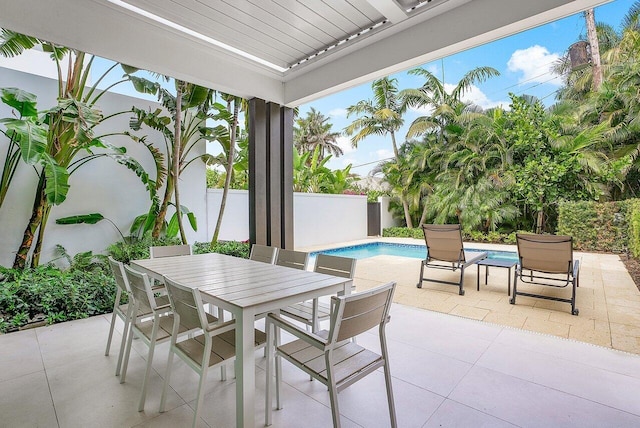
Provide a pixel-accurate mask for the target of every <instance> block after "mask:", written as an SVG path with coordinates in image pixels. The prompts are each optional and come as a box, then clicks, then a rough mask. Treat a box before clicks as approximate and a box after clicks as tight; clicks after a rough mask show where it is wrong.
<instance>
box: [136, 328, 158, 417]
mask: <svg viewBox="0 0 640 428" xmlns="http://www.w3.org/2000/svg"><path fill="white" fill-rule="evenodd" d="M158 324H160V321H159V320H158V318H157V317H156V318H155V319H154V323H153V329H152V330H151V339H150V340H149V354H148V355H147V368H146V370H145V371H144V378H143V379H142V392H141V393H140V402H139V403H138V411H139V412H142V411H143V410H144V402H145V401H146V400H147V386H148V385H149V376H151V366H153V353H154V351H155V347H156V337H157V335H158Z"/></svg>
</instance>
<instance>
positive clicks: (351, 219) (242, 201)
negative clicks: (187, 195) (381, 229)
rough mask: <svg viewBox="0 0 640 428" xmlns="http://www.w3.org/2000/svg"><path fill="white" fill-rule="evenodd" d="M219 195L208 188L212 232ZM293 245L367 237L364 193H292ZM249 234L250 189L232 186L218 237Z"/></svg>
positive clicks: (209, 224) (216, 214)
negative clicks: (233, 187) (236, 188)
mask: <svg viewBox="0 0 640 428" xmlns="http://www.w3.org/2000/svg"><path fill="white" fill-rule="evenodd" d="M221 199H222V190H221V189H209V190H208V191H207V201H208V203H207V209H208V213H209V214H208V216H207V218H208V229H209V236H212V235H213V231H214V229H215V226H216V220H217V218H218V213H219V210H220V200H221ZM293 217H294V246H295V248H299V247H308V246H313V245H323V244H333V243H338V242H344V241H350V240H356V239H364V238H366V237H367V197H366V196H360V195H325V194H314V193H294V194H293ZM248 238H249V193H248V192H247V191H246V190H231V191H230V192H229V199H228V201H227V205H226V208H225V213H224V217H223V220H222V229H221V232H220V239H221V240H238V241H244V240H246V239H248Z"/></svg>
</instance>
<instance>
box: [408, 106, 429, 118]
mask: <svg viewBox="0 0 640 428" xmlns="http://www.w3.org/2000/svg"><path fill="white" fill-rule="evenodd" d="M433 110H434V109H433V107H432V106H421V107H409V111H412V112H414V113H416V114H417V115H418V116H431V113H433Z"/></svg>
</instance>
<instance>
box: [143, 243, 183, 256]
mask: <svg viewBox="0 0 640 428" xmlns="http://www.w3.org/2000/svg"><path fill="white" fill-rule="evenodd" d="M191 254H192V252H191V245H166V246H158V247H149V258H152V259H159V258H162V257H174V256H190V255H191Z"/></svg>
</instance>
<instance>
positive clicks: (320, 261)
mask: <svg viewBox="0 0 640 428" xmlns="http://www.w3.org/2000/svg"><path fill="white" fill-rule="evenodd" d="M313 271H314V272H318V273H325V274H327V275H333V276H341V277H342V278H350V279H353V276H354V275H355V271H356V259H351V258H348V257H339V256H330V255H328V254H318V255H317V256H316V265H315V267H314V268H313Z"/></svg>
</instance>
